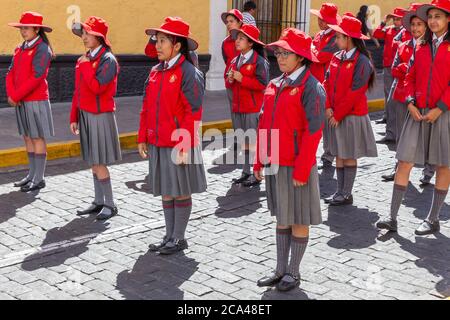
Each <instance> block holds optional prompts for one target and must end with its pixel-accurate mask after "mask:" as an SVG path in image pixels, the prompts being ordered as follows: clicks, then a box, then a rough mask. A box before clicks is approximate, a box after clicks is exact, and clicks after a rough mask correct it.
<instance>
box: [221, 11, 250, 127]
mask: <svg viewBox="0 0 450 320" xmlns="http://www.w3.org/2000/svg"><path fill="white" fill-rule="evenodd" d="M230 14H231V15H232V16H234V17H235V18H236V19H237V20H238V21H240V22H242V21H243V19H244V17H243V14H242V13H241V12H240V11H239V10H237V9H232V10H230V11H228V12H224V13H222V16H221V18H222V21H223V22H224V24H226V17H227V16H228V15H230ZM238 55H239V51H237V49H236V40H235V39H233V37H232V36H231V34H230V35H228V36H227V37H226V38H225V39H224V40H223V41H222V58H223V62H224V63H225V70H224V73H223V77H224V81H225V89H226V91H227V98H228V104H229V106H230V115H231V122H232V125H233V129H236V126H235V119H234V114H233V90H232V89H231V87H232V85H231V83H230V82H229V81H228V75H227V73H228V71H229V70H230V66H231V63H232V62H233V60H234V59H235V58H236V57H237V56H238Z"/></svg>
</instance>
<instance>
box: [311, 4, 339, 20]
mask: <svg viewBox="0 0 450 320" xmlns="http://www.w3.org/2000/svg"><path fill="white" fill-rule="evenodd" d="M310 12H311V13H312V14H313V15H315V16H318V17H319V18H320V19H322V20H323V21H325V22H326V23H327V24H339V22H341V17H340V16H339V15H338V7H337V6H336V5H335V4H334V3H323V4H322V6H321V8H320V10H316V9H311V10H310Z"/></svg>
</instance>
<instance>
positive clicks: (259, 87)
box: [227, 51, 270, 113]
mask: <svg viewBox="0 0 450 320" xmlns="http://www.w3.org/2000/svg"><path fill="white" fill-rule="evenodd" d="M239 57H240V55H239V56H237V57H236V58H234V59H233V61H232V62H231V65H230V70H237V71H240V72H241V73H242V82H238V81H236V80H235V81H234V82H233V83H231V89H232V90H233V103H232V106H233V107H232V111H233V112H239V113H258V112H260V110H261V105H262V100H263V96H264V90H265V89H266V86H267V84H268V83H269V79H270V78H269V62H268V61H267V60H266V59H264V58H263V57H261V56H260V55H259V54H258V53H257V52H256V51H254V52H253V54H252V55H251V57H250V59H248V61H247V62H246V63H244V64H243V65H242V66H241V68H240V69H239V70H238V68H237V64H238V60H239ZM227 82H228V80H227Z"/></svg>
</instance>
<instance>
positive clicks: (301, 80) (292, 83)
mask: <svg viewBox="0 0 450 320" xmlns="http://www.w3.org/2000/svg"><path fill="white" fill-rule="evenodd" d="M310 74H311V72H310V69H309V67H306V68H305V69H304V70H303V72H302V73H300V75H299V76H298V77H297V79H295V80H292V79H291V78H289V77H287V78H286V80H285V82H286V84H287V85H286V86H285V88H286V87H301V86H303V85H305V83H306V81H307V80H308V78H309V76H310ZM283 77H284V75H281V76H279V77H278V78H275V79H273V80H272V81H271V82H272V84H273V85H275V86H277V85H276V83H279V82H281V81H282V79H283ZM277 87H278V86H277Z"/></svg>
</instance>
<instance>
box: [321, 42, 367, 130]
mask: <svg viewBox="0 0 450 320" xmlns="http://www.w3.org/2000/svg"><path fill="white" fill-rule="evenodd" d="M373 70H374V69H373V65H372V63H371V62H370V60H369V58H368V57H366V56H365V55H363V54H361V53H360V52H359V51H358V50H356V51H355V53H354V54H353V56H352V57H350V58H349V59H347V58H345V51H340V52H338V53H336V54H335V55H334V56H333V59H332V60H331V63H330V68H329V69H328V72H327V75H326V77H325V82H324V87H325V90H326V92H327V103H326V107H327V109H328V108H331V109H333V114H334V118H335V119H336V120H337V121H342V120H343V119H344V118H345V117H346V116H349V115H356V116H364V115H366V114H368V113H369V108H368V105H367V97H366V92H367V89H368V84H369V79H370V75H371V74H372V72H373Z"/></svg>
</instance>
